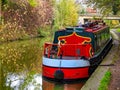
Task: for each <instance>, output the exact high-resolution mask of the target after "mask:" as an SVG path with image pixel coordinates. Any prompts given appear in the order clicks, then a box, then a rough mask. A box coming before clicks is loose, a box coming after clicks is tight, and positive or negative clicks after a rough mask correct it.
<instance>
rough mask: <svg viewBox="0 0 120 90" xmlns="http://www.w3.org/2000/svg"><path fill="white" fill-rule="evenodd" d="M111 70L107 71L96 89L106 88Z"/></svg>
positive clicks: (102, 89)
mask: <svg viewBox="0 0 120 90" xmlns="http://www.w3.org/2000/svg"><path fill="white" fill-rule="evenodd" d="M110 78H111V72H110V71H107V72H106V73H105V75H104V77H103V78H102V80H101V82H100V86H99V88H98V90H108V84H109V82H110Z"/></svg>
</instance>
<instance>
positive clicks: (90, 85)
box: [81, 44, 119, 90]
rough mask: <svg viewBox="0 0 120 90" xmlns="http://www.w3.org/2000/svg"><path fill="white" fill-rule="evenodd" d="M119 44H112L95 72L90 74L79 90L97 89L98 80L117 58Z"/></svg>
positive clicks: (99, 80)
mask: <svg viewBox="0 0 120 90" xmlns="http://www.w3.org/2000/svg"><path fill="white" fill-rule="evenodd" d="M118 48H119V45H116V44H114V45H113V47H112V48H111V50H110V51H109V53H108V54H107V56H106V57H105V58H104V60H103V62H102V63H101V64H100V65H99V66H98V68H97V69H96V70H95V72H94V73H93V74H92V75H91V77H90V78H89V79H88V81H87V82H86V83H85V85H84V86H83V87H82V88H81V90H98V88H99V85H100V82H101V80H102V78H103V77H104V75H105V73H106V72H107V71H108V70H109V69H110V67H112V66H113V64H114V62H115V61H116V60H117V58H118V55H117V52H118V50H119V49H118Z"/></svg>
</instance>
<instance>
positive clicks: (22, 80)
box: [0, 38, 83, 90]
mask: <svg viewBox="0 0 120 90" xmlns="http://www.w3.org/2000/svg"><path fill="white" fill-rule="evenodd" d="M46 41H50V40H49V39H48V38H41V39H40V38H39V39H38V38H37V39H32V40H27V41H15V42H10V43H4V44H1V45H0V90H80V88H81V87H82V85H83V83H76V84H75V83H74V84H56V83H55V82H49V81H46V80H43V79H42V54H43V44H44V42H46Z"/></svg>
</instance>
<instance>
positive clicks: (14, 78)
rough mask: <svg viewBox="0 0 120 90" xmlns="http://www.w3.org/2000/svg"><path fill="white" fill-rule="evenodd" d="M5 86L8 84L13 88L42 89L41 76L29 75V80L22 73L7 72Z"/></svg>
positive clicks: (23, 89) (17, 89)
mask: <svg viewBox="0 0 120 90" xmlns="http://www.w3.org/2000/svg"><path fill="white" fill-rule="evenodd" d="M6 86H10V87H11V88H12V89H14V90H42V76H41V74H35V75H33V76H31V80H30V79H29V78H28V77H27V78H26V75H24V74H23V75H22V74H20V75H18V74H15V73H14V74H9V75H7V78H6Z"/></svg>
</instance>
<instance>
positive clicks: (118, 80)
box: [108, 30, 120, 90]
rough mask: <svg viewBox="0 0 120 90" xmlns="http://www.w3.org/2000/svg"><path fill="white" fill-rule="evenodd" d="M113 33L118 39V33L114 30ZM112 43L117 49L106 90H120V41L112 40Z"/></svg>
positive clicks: (119, 35)
mask: <svg viewBox="0 0 120 90" xmlns="http://www.w3.org/2000/svg"><path fill="white" fill-rule="evenodd" d="M113 32H114V33H116V34H117V36H118V37H119V39H120V33H117V32H116V31H115V30H113ZM114 43H115V46H116V47H118V52H117V53H116V55H117V57H116V58H115V59H116V60H115V63H114V66H111V67H110V71H111V72H112V77H111V81H110V84H109V88H108V90H120V40H114Z"/></svg>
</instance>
